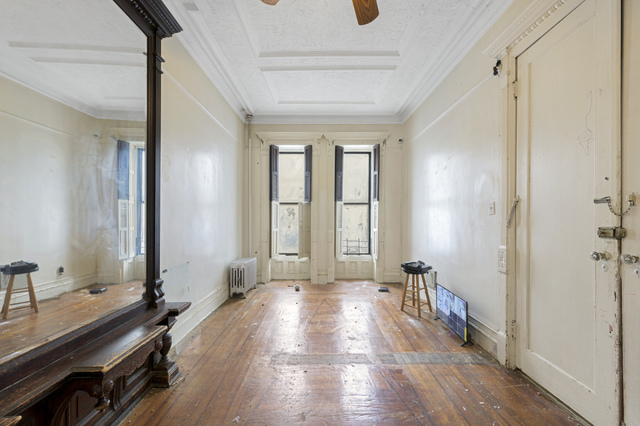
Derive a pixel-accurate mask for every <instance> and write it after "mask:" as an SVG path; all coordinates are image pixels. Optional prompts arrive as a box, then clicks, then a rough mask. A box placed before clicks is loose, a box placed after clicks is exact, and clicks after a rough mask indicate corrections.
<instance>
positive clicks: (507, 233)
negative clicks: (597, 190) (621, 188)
mask: <svg viewBox="0 0 640 426" xmlns="http://www.w3.org/2000/svg"><path fill="white" fill-rule="evenodd" d="M584 1H585V0H566V1H565V2H560V1H555V0H535V1H533V2H532V3H531V4H530V5H529V6H528V7H527V8H525V9H524V10H523V11H522V12H521V13H520V14H519V15H518V16H517V17H516V18H515V19H513V20H512V24H510V25H509V26H507V27H506V28H505V30H504V31H502V32H501V33H500V34H499V35H498V37H496V38H495V39H494V40H493V42H491V43H490V44H489V45H488V47H487V48H486V49H485V50H484V52H483V53H484V54H485V55H488V56H490V57H492V58H494V59H495V60H496V61H498V60H500V64H499V65H497V70H498V76H499V78H500V90H501V92H502V93H501V98H502V101H501V103H502V129H501V130H502V131H501V135H502V150H501V151H502V176H503V179H502V188H501V195H502V197H501V198H502V204H501V206H500V214H501V220H502V223H503V224H504V226H503V227H501V231H500V244H501V246H500V247H499V248H498V251H499V256H498V259H499V260H498V270H499V271H500V272H501V274H500V278H501V282H500V284H501V288H503V289H504V297H503V298H501V303H502V306H501V308H502V312H504V314H505V315H504V319H505V322H504V324H503V327H504V328H503V330H502V332H501V333H500V335H499V337H500V338H501V339H503V340H501V341H498V345H497V346H498V348H497V355H498V359H499V361H501V362H503V363H504V364H505V365H506V366H507V367H509V368H512V369H515V368H516V366H517V359H516V345H517V337H518V336H517V334H516V333H517V331H516V318H517V316H516V313H517V312H516V309H517V305H516V304H517V300H516V274H515V268H514V266H515V262H516V226H515V225H514V226H509V225H508V222H512V223H514V222H515V221H516V220H517V216H518V211H519V208H518V204H517V200H519V196H518V194H517V187H516V173H517V156H516V145H517V138H516V130H517V115H516V113H517V111H516V109H517V108H516V102H517V96H518V90H519V87H518V82H517V73H516V70H517V58H518V57H519V56H520V55H521V54H522V53H524V52H525V51H526V50H527V49H528V48H529V47H531V46H532V45H533V44H534V43H535V42H537V41H538V40H539V39H540V38H541V37H542V36H544V35H545V34H546V33H547V32H549V31H550V30H551V29H552V28H553V27H554V26H555V25H556V24H558V23H559V22H560V21H561V20H563V19H564V18H565V17H567V16H568V15H569V14H570V13H571V12H573V11H574V10H575V9H576V8H577V7H578V6H580V5H581V4H582V3H584ZM610 7H611V9H610V10H611V21H612V22H611V29H612V32H611V34H610V35H611V40H612V43H611V48H612V52H613V54H614V56H615V55H617V58H616V60H614V61H612V63H611V64H610V69H609V70H608V71H609V72H611V77H612V86H616V87H618V88H620V89H621V66H622V63H621V53H620V52H621V42H622V32H621V8H622V4H621V0H611V3H610ZM616 14H617V18H616ZM616 19H617V22H616V21H615V20H616ZM620 95H621V93H620V90H619V91H618V92H617V93H614V96H617V99H615V98H614V99H612V102H611V104H612V107H613V111H611V114H612V117H613V119H612V122H613V123H616V122H620V120H621V104H620ZM608 136H609V138H611V139H610V140H618V141H620V140H621V129H620V126H615V125H613V126H611V128H610V132H609V135H608ZM605 137H607V136H606V135H605ZM611 196H612V197H614V198H615V197H616V196H617V198H618V199H621V198H620V197H621V195H620V194H611ZM512 210H513V212H512ZM510 216H512V217H511V219H512V220H511V221H510V220H509V219H510ZM594 232H595V230H594ZM616 291H617V292H618V294H619V295H621V294H622V293H621V281H620V279H618V280H617V288H616ZM620 301H621V298H620V297H618V308H617V309H618V315H617V318H618V324H617V328H618V329H617V331H616V332H617V333H618V336H619V338H618V339H617V345H618V348H617V351H618V354H619V357H618V371H619V385H618V392H619V401H620V404H619V406H618V411H619V418H620V419H622V415H623V413H622V400H623V394H622V391H623V374H622V366H623V364H622V359H621V357H622V341H621V335H620V332H621V327H622V324H621V321H622V318H621V315H620V313H621V310H620V309H621V306H620Z"/></svg>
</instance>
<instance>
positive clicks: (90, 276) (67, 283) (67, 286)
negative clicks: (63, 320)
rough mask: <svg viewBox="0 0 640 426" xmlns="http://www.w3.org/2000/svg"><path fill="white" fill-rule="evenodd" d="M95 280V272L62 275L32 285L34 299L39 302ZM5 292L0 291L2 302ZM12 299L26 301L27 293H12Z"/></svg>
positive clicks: (79, 287)
mask: <svg viewBox="0 0 640 426" xmlns="http://www.w3.org/2000/svg"><path fill="white" fill-rule="evenodd" d="M95 282H96V274H95V273H93V272H89V273H86V274H81V275H76V276H73V277H64V278H61V279H58V280H55V281H48V282H44V283H39V284H36V285H34V286H33V288H34V290H35V292H36V299H37V300H38V302H41V301H43V300H47V299H53V298H55V297H58V296H60V295H62V294H64V293H68V292H70V291H74V290H79V289H81V288H84V287H87V286H89V285H91V284H94V283H95ZM20 288H23V286H20ZM6 294H7V290H6V289H5V290H2V291H0V300H2V302H4V297H5V295H6ZM13 299H14V301H15V302H28V301H29V294H28V293H18V294H15V295H14V298H13Z"/></svg>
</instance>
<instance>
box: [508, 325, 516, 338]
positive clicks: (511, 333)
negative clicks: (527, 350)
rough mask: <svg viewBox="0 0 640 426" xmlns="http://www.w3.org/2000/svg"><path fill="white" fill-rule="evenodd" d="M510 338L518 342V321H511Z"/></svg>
mask: <svg viewBox="0 0 640 426" xmlns="http://www.w3.org/2000/svg"><path fill="white" fill-rule="evenodd" d="M509 337H511V339H512V340H516V320H511V323H510V324H509Z"/></svg>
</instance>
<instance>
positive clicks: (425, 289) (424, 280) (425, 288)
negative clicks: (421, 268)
mask: <svg viewBox="0 0 640 426" xmlns="http://www.w3.org/2000/svg"><path fill="white" fill-rule="evenodd" d="M422 284H424V292H425V294H426V295H427V304H428V305H429V312H433V309H431V298H430V297H429V290H427V280H426V279H425V278H424V274H422Z"/></svg>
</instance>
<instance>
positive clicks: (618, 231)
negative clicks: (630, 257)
mask: <svg viewBox="0 0 640 426" xmlns="http://www.w3.org/2000/svg"><path fill="white" fill-rule="evenodd" d="M597 234H598V237H600V238H607V239H616V240H621V239H623V238H624V237H626V236H627V230H626V229H625V228H622V227H619V226H616V227H601V228H598V232H597Z"/></svg>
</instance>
